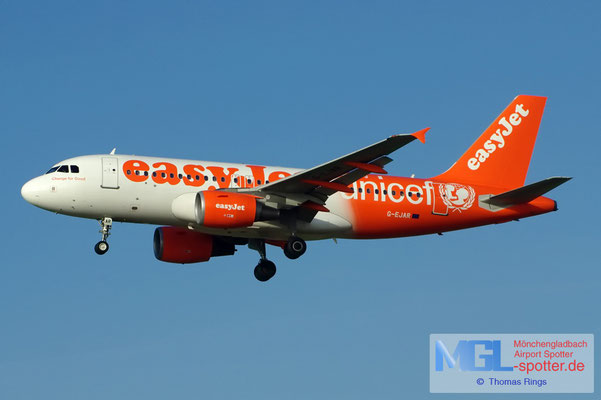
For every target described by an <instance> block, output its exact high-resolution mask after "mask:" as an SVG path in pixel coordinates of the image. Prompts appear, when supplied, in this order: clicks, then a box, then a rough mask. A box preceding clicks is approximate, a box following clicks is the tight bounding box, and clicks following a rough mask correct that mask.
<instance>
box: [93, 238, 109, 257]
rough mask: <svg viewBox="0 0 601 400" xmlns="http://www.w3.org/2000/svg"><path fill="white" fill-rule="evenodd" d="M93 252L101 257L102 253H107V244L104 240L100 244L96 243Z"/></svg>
mask: <svg viewBox="0 0 601 400" xmlns="http://www.w3.org/2000/svg"><path fill="white" fill-rule="evenodd" d="M94 251H95V252H96V254H98V255H103V254H104V253H106V252H107V251H109V244H108V243H107V242H105V241H104V240H101V241H100V242H98V243H96V246H94Z"/></svg>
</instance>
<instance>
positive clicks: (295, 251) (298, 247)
mask: <svg viewBox="0 0 601 400" xmlns="http://www.w3.org/2000/svg"><path fill="white" fill-rule="evenodd" d="M305 251H307V243H305V241H304V240H303V239H301V238H299V237H296V236H291V237H290V239H288V241H287V242H286V244H285V245H284V254H285V255H286V257H288V258H289V259H291V260H296V259H297V258H299V257H300V256H302V255H303V254H305Z"/></svg>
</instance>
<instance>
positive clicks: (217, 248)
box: [21, 95, 571, 282]
mask: <svg viewBox="0 0 601 400" xmlns="http://www.w3.org/2000/svg"><path fill="white" fill-rule="evenodd" d="M546 100H547V99H546V97H538V96H526V95H520V96H517V97H516V98H515V99H514V100H513V101H512V102H511V103H510V104H509V105H508V106H507V108H505V110H504V111H503V112H502V113H501V114H500V115H499V116H498V117H497V118H496V119H495V120H494V121H493V122H492V124H491V125H490V126H489V127H488V128H487V129H486V130H485V131H484V132H483V133H482V135H481V136H480V137H479V138H478V139H477V140H476V141H475V142H474V144H472V146H471V147H470V148H469V149H468V150H467V151H466V152H465V153H464V154H463V155H462V156H461V157H460V158H459V159H458V160H457V161H456V162H455V163H454V164H453V165H452V166H451V167H450V168H449V169H448V170H447V171H446V172H443V173H442V174H440V175H437V176H434V177H432V178H429V179H418V178H414V177H395V176H388V175H387V172H386V171H385V170H384V168H383V167H384V166H385V165H387V164H388V163H390V162H391V161H392V159H391V158H390V157H388V156H389V154H390V153H392V152H394V151H395V150H397V149H399V148H401V147H403V146H405V145H407V144H409V143H411V142H412V141H414V140H416V139H417V140H419V141H421V142H424V143H425V134H426V132H427V131H428V129H429V128H426V129H422V130H420V131H417V132H414V133H411V134H399V135H394V136H390V137H388V138H387V139H385V140H382V141H380V142H377V143H375V144H372V145H371V146H367V147H365V148H362V149H360V150H357V151H355V152H352V153H350V154H347V155H345V156H342V157H339V158H336V159H334V160H332V161H329V162H326V163H324V164H321V165H318V166H316V167H313V168H309V169H304V170H303V169H296V168H285V167H273V166H263V165H251V164H231V163H221V162H210V161H195V160H181V159H170V158H156V157H143V156H133V155H120V154H115V150H113V151H112V152H111V153H110V154H99V155H85V156H80V157H75V158H70V159H67V160H64V161H61V162H59V163H57V164H56V165H54V166H53V167H52V168H51V169H50V170H49V171H48V172H47V173H46V174H44V175H41V176H38V177H36V178H33V179H32V180H30V181H29V182H27V183H26V184H25V185H23V187H22V189H21V195H22V196H23V198H24V199H25V200H26V201H28V202H29V203H31V204H33V205H35V206H37V207H40V208H42V209H45V210H48V211H52V212H55V213H59V214H65V215H71V216H75V217H81V218H90V219H96V220H98V221H99V222H100V227H101V230H100V233H101V240H100V241H99V242H98V243H97V244H96V245H95V247H94V249H95V252H96V253H97V254H100V255H102V254H105V253H106V252H107V251H108V249H109V245H108V242H107V238H108V237H109V235H110V230H111V227H112V223H113V221H121V222H133V223H145V224H154V225H163V226H160V227H158V228H156V229H155V232H154V238H153V247H154V254H155V256H156V258H157V259H158V260H160V261H165V262H171V263H181V264H187V263H196V262H204V261H208V260H209V259H210V258H211V257H218V256H226V255H233V254H234V253H235V251H236V246H242V245H246V246H248V247H249V248H250V249H253V250H256V251H258V253H259V255H260V260H259V263H258V264H257V266H256V267H255V269H254V275H255V278H256V279H258V280H259V281H261V282H265V281H267V280H269V279H271V278H272V277H273V276H274V275H275V273H276V266H275V264H274V263H273V262H272V261H270V260H268V259H267V256H266V244H269V245H273V246H277V247H281V248H282V249H283V252H284V254H285V255H286V256H287V257H288V258H290V259H297V258H299V257H300V256H302V255H303V254H304V253H305V251H306V250H307V244H306V241H310V240H321V239H334V240H337V239H376V238H396V237H407V236H415V235H427V234H442V233H443V232H448V231H454V230H459V229H466V228H472V227H477V226H482V225H488V224H499V223H504V222H509V221H513V220H519V219H521V218H525V217H530V216H534V215H539V214H544V213H548V212H550V211H556V210H557V203H556V202H555V201H554V200H552V199H550V198H547V197H544V196H543V195H544V194H545V193H547V192H548V191H550V190H552V189H554V188H556V187H557V186H559V185H561V184H563V183H565V182H566V181H568V180H569V179H571V178H569V177H562V176H557V177H551V178H547V179H544V180H542V181H539V182H535V183H531V184H528V185H525V186H524V183H525V180H526V174H527V171H528V166H529V163H530V158H531V155H532V151H533V149H534V143H535V141H536V136H537V133H538V129H539V125H540V121H541V118H542V115H543V110H544V107H545V103H546Z"/></svg>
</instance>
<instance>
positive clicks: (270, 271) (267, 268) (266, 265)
mask: <svg viewBox="0 0 601 400" xmlns="http://www.w3.org/2000/svg"><path fill="white" fill-rule="evenodd" d="M274 275H275V264H274V263H273V262H271V261H269V260H266V259H265V260H261V261H259V264H257V266H256V267H255V278H257V280H259V281H261V282H266V281H268V280H270V279H271V278H273V276H274Z"/></svg>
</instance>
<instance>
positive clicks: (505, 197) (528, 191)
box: [480, 176, 572, 207]
mask: <svg viewBox="0 0 601 400" xmlns="http://www.w3.org/2000/svg"><path fill="white" fill-rule="evenodd" d="M570 179H572V178H569V177H565V176H554V177H552V178H547V179H543V180H542V181H540V182H536V183H531V184H530V185H526V186H522V187H521V188H517V189H514V190H510V191H508V192H505V193H501V194H497V195H494V196H491V197H490V198H488V199H481V200H480V201H481V202H482V203H486V204H490V205H492V206H497V207H509V206H512V205H516V204H524V203H529V202H531V201H532V200H534V199H536V198H537V197H539V196H542V195H543V194H545V193H547V192H549V191H551V190H553V189H555V188H556V187H557V186H559V185H561V184H562V183H565V182H567V181H569V180H570Z"/></svg>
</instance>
